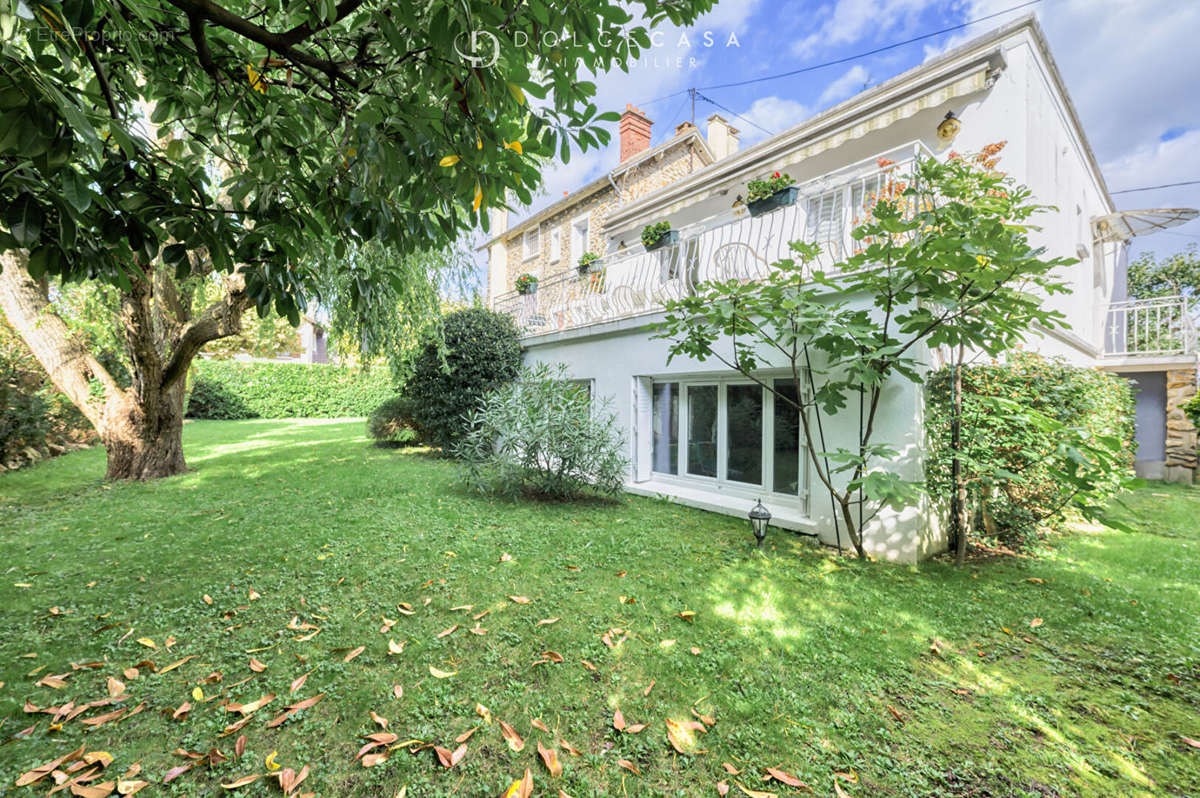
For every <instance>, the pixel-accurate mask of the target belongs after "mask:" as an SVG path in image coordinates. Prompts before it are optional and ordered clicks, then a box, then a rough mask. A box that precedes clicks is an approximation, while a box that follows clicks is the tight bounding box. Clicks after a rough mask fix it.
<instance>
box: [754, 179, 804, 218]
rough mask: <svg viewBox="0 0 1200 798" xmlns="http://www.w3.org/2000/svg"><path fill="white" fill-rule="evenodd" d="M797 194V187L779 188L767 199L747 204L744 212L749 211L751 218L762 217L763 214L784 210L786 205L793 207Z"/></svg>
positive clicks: (798, 188) (798, 190)
mask: <svg viewBox="0 0 1200 798" xmlns="http://www.w3.org/2000/svg"><path fill="white" fill-rule="evenodd" d="M799 194H800V187H799V186H788V187H787V188H781V189H779V190H778V191H776V192H775V193H774V194H772V195H771V196H769V197H763V198H762V199H758V200H754V201H753V202H747V203H746V210H748V211H750V215H751V216H762V215H763V214H764V213H770V212H771V211H775V210H779V209H780V208H786V207H787V206H788V205H795V204H796V197H797V196H799Z"/></svg>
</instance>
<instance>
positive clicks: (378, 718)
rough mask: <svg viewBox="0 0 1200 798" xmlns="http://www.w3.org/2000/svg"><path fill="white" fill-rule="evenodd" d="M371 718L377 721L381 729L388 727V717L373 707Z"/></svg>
mask: <svg viewBox="0 0 1200 798" xmlns="http://www.w3.org/2000/svg"><path fill="white" fill-rule="evenodd" d="M371 720H373V721H375V723H376V724H377V725H378V726H379V728H381V729H386V728H387V727H388V719H387V718H385V717H383V716H382V715H380V714H379V713H377V712H376V711H375V710H373V709H372V710H371Z"/></svg>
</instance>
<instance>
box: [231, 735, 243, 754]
mask: <svg viewBox="0 0 1200 798" xmlns="http://www.w3.org/2000/svg"><path fill="white" fill-rule="evenodd" d="M244 753H246V735H244V734H239V735H238V738H237V740H236V741H235V742H234V744H233V754H234V756H237V757H240V756H241V755H242V754H244Z"/></svg>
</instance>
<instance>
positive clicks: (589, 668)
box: [580, 659, 596, 671]
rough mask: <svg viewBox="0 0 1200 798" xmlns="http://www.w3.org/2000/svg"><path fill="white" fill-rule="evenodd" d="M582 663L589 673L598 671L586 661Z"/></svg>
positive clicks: (583, 660)
mask: <svg viewBox="0 0 1200 798" xmlns="http://www.w3.org/2000/svg"><path fill="white" fill-rule="evenodd" d="M580 662H581V663H582V664H583V667H585V668H587V669H588V670H589V671H594V670H596V666H595V665H593V664H592V663H590V662H588V661H587V660H586V659H582V660H580Z"/></svg>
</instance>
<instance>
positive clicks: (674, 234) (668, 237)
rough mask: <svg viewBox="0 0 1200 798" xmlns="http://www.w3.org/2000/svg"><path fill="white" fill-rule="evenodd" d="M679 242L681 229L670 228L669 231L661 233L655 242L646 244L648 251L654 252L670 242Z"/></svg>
mask: <svg viewBox="0 0 1200 798" xmlns="http://www.w3.org/2000/svg"><path fill="white" fill-rule="evenodd" d="M678 243H679V231H678V230H668V231H667V232H665V233H663V234H662V235H660V236H659V237H658V239H657V240H655V241H654V243H652V244H646V251H647V252H653V251H654V250H656V249H662V248H663V247H665V246H667V245H669V244H678Z"/></svg>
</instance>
